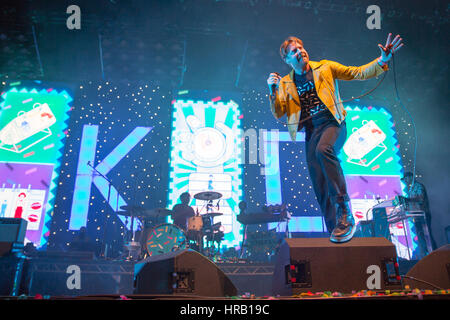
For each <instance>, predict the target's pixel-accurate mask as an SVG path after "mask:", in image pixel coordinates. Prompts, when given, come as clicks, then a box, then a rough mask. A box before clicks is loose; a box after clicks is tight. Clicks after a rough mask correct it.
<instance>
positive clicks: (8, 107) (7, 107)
mask: <svg viewBox="0 0 450 320" xmlns="http://www.w3.org/2000/svg"><path fill="white" fill-rule="evenodd" d="M10 108H11V105H9V106H6V107H4V108H3V110H6V109H10Z"/></svg>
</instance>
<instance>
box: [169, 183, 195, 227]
mask: <svg viewBox="0 0 450 320" xmlns="http://www.w3.org/2000/svg"><path fill="white" fill-rule="evenodd" d="M180 200H181V203H179V204H176V205H175V206H174V207H173V209H172V211H173V213H172V219H173V224H175V225H177V226H178V227H180V228H181V229H183V230H184V231H186V230H187V221H188V219H189V218H190V217H194V216H195V211H194V209H192V207H190V206H189V202H190V200H191V195H190V194H189V192H184V193H182V194H181V196H180Z"/></svg>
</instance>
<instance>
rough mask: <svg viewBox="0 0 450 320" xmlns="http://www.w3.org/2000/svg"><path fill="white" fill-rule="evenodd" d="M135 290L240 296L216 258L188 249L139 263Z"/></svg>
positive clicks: (210, 295)
mask: <svg viewBox="0 0 450 320" xmlns="http://www.w3.org/2000/svg"><path fill="white" fill-rule="evenodd" d="M134 293H136V294H173V295H197V296H207V297H224V296H235V295H237V290H236V287H235V286H234V284H233V283H232V282H231V280H230V279H229V278H228V277H227V276H226V275H225V273H224V272H223V271H222V270H220V269H219V268H218V267H217V266H216V265H215V264H214V263H213V262H212V261H210V260H209V259H207V258H206V257H204V256H203V255H201V254H200V253H198V252H196V251H193V250H190V249H188V250H180V251H176V252H170V253H166V254H161V255H157V256H154V257H149V258H147V259H145V260H142V261H140V262H138V263H137V264H136V265H135V291H134Z"/></svg>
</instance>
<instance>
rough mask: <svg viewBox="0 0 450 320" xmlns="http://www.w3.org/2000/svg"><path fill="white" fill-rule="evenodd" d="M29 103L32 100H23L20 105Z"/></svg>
mask: <svg viewBox="0 0 450 320" xmlns="http://www.w3.org/2000/svg"><path fill="white" fill-rule="evenodd" d="M30 101H33V98H30V99H26V100H23V101H22V103H28V102H30Z"/></svg>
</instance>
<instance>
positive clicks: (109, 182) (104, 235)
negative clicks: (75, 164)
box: [87, 161, 119, 259]
mask: <svg viewBox="0 0 450 320" xmlns="http://www.w3.org/2000/svg"><path fill="white" fill-rule="evenodd" d="M87 165H88V166H89V167H91V168H92V169H93V170H94V171H95V173H96V174H95V175H97V176H100V177H102V178H103V179H105V180H106V182H108V196H107V197H106V201H107V202H108V204H109V201H110V198H111V186H112V185H113V183H112V181H111V180H109V179H108V178H107V177H106V176H105V175H103V174H102V173H101V172H99V171H98V170H97V169H95V167H94V166H93V165H91V162H90V161H88V163H87ZM116 190H117V202H116V211H118V210H119V209H118V207H119V191H118V189H117V188H116ZM106 227H107V224H106V217H105V218H104V222H103V250H102V251H103V252H102V253H101V256H103V257H104V258H105V259H106V258H108V244H107V243H106Z"/></svg>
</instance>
